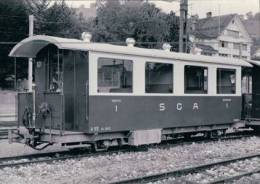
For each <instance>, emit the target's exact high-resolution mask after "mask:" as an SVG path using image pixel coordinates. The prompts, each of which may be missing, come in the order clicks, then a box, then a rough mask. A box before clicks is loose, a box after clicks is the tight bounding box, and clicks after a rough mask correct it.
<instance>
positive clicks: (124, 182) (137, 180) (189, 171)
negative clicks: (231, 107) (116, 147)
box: [110, 153, 260, 184]
mask: <svg viewBox="0 0 260 184" xmlns="http://www.w3.org/2000/svg"><path fill="white" fill-rule="evenodd" d="M255 157H260V154H259V153H257V154H252V155H246V156H243V157H236V158H231V159H227V160H222V161H216V162H212V163H207V164H201V165H197V166H192V167H186V168H182V169H178V170H173V171H168V172H163V173H157V174H152V175H147V176H141V177H137V178H130V179H125V180H121V181H113V182H111V183H110V184H129V183H135V184H136V183H149V182H155V181H159V180H164V179H168V178H171V177H181V176H184V175H187V174H192V173H195V172H198V171H201V170H204V169H207V168H211V167H214V166H218V165H227V164H230V163H233V162H237V161H241V160H247V159H251V158H255ZM216 182H217V183H221V182H222V181H221V180H220V181H216ZM191 183H193V182H191ZM194 183H196V182H194Z"/></svg>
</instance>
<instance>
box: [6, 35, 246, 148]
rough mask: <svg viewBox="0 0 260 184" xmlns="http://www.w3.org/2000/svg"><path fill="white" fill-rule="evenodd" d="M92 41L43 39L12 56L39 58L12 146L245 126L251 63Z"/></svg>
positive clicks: (101, 143)
mask: <svg viewBox="0 0 260 184" xmlns="http://www.w3.org/2000/svg"><path fill="white" fill-rule="evenodd" d="M90 39H91V36H90V35H89V34H83V40H76V39H65V38H58V37H51V36H40V35H38V36H33V37H30V38H27V39H25V40H22V41H21V42H20V43H18V44H17V45H16V46H15V47H14V48H13V49H12V51H11V52H10V56H11V57H26V58H33V62H34V68H35V85H36V87H35V91H34V92H31V93H30V92H28V93H19V94H18V97H17V99H18V128H17V130H16V131H13V132H10V136H9V137H10V140H11V141H21V140H22V139H23V140H25V143H26V144H28V145H30V146H31V147H34V148H39V147H41V146H43V145H45V146H47V145H50V144H54V143H59V144H61V145H63V146H86V145H92V146H94V147H95V148H96V149H105V148H107V147H109V146H112V145H124V144H128V145H135V146H138V145H144V144H152V143H159V142H161V141H162V140H165V139H171V138H173V137H175V136H177V135H189V134H192V133H197V132H202V133H205V134H208V133H209V134H211V133H220V132H222V133H223V132H224V131H225V130H226V129H228V128H229V127H231V126H233V125H234V124H235V123H237V122H239V121H240V119H241V110H242V106H241V104H242V97H241V68H242V67H251V65H250V64H249V63H247V62H245V61H243V60H239V59H230V58H223V57H209V56H202V55H191V54H184V53H176V52H170V46H169V45H167V44H165V45H164V48H163V49H161V50H159V49H145V48H138V47H135V46H134V43H135V41H134V40H133V39H127V45H126V46H117V45H111V44H103V43H93V42H91V41H90ZM24 127H26V129H27V130H26V131H25V130H24ZM45 146H43V147H45ZM43 147H42V148H43Z"/></svg>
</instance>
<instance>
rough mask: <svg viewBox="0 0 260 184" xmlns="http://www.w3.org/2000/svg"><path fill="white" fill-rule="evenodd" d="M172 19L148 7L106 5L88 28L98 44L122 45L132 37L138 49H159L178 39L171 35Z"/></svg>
mask: <svg viewBox="0 0 260 184" xmlns="http://www.w3.org/2000/svg"><path fill="white" fill-rule="evenodd" d="M175 18H176V16H175V14H170V15H168V14H166V13H163V12H162V11H161V10H160V9H158V8H156V7H155V5H153V4H150V3H142V2H140V1H129V2H127V3H125V4H120V3H119V2H118V1H107V3H106V4H105V5H104V6H101V7H100V8H99V9H98V13H97V17H96V19H94V20H91V21H89V22H88V23H87V25H88V26H87V28H88V30H89V31H90V32H92V34H93V40H94V41H97V42H112V43H116V44H124V42H125V39H126V38H127V37H133V38H134V39H135V40H136V41H137V46H140V47H149V48H158V47H161V45H162V43H163V42H166V41H168V42H171V41H173V40H177V39H178V34H176V33H174V34H172V33H170V31H175V30H176V29H177V28H178V26H177V25H176V21H172V20H173V19H174V20H175Z"/></svg>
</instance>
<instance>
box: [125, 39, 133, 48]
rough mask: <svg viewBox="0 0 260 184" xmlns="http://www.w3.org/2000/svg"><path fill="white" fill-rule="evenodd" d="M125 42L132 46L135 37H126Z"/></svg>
mask: <svg viewBox="0 0 260 184" xmlns="http://www.w3.org/2000/svg"><path fill="white" fill-rule="evenodd" d="M125 42H126V44H127V46H128V47H134V45H135V39H133V38H127V39H126V41H125Z"/></svg>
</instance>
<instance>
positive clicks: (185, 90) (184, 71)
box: [183, 64, 210, 95]
mask: <svg viewBox="0 0 260 184" xmlns="http://www.w3.org/2000/svg"><path fill="white" fill-rule="evenodd" d="M186 66H191V67H197V68H203V69H207V91H206V93H202V92H201V93H192V92H191V93H189V92H187V89H186V87H187V86H186ZM209 72H210V70H209V66H200V65H190V64H185V65H184V67H183V75H184V80H183V87H184V90H183V93H184V95H209V79H210V77H209V74H210V73H209Z"/></svg>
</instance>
